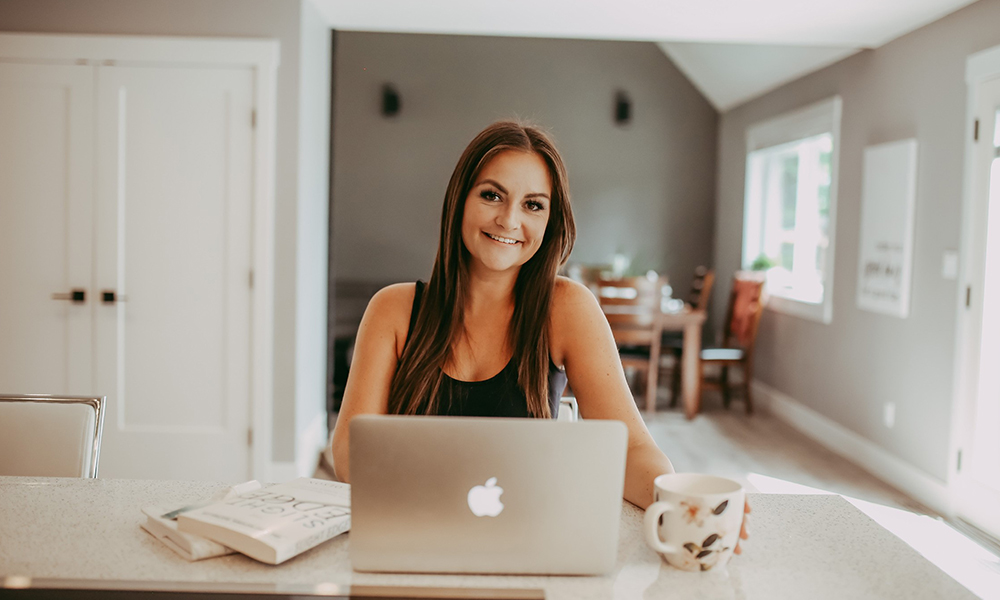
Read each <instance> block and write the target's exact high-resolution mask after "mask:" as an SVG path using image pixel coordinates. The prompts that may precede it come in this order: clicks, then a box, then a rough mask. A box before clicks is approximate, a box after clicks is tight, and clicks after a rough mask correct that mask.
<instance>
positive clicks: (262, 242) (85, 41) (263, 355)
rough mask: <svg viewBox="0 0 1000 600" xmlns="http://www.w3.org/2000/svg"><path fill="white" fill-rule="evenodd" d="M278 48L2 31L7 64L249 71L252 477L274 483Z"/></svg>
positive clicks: (253, 42) (0, 44)
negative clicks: (252, 116) (252, 121)
mask: <svg viewBox="0 0 1000 600" xmlns="http://www.w3.org/2000/svg"><path fill="white" fill-rule="evenodd" d="M280 48H281V45H280V43H279V42H278V41H277V40H271V39H240V38H194V37H190V38H188V37H154V36H114V35H47V34H46V35H37V34H29V33H2V34H0V56H3V57H4V58H3V60H5V61H14V62H17V61H24V62H33V63H46V62H50V63H59V64H77V63H79V62H81V61H83V62H99V63H103V62H105V61H115V62H116V63H118V64H125V65H137V64H148V63H155V64H160V65H186V66H196V65H204V66H213V67H218V66H230V67H246V68H248V69H251V70H253V72H254V108H255V110H256V114H257V127H256V129H255V131H254V159H253V168H254V182H253V198H254V200H253V203H254V204H253V270H254V286H253V296H252V297H253V316H252V319H253V321H252V324H251V327H252V330H251V345H252V347H251V352H252V358H251V369H252V380H251V384H250V394H251V411H252V414H251V419H250V422H251V427H252V428H253V432H254V435H253V443H252V445H251V449H250V473H251V476H252V477H253V478H254V479H258V480H261V481H267V480H270V479H271V468H272V465H271V439H272V435H273V432H272V423H273V422H274V419H273V415H272V410H273V401H274V400H273V393H274V392H273V390H274V384H273V381H274V194H275V191H274V189H275V188H274V169H275V166H274V162H275V151H274V145H275V123H276V114H277V113H276V111H277V72H278V65H279V63H280Z"/></svg>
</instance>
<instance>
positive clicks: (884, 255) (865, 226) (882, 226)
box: [857, 138, 917, 319]
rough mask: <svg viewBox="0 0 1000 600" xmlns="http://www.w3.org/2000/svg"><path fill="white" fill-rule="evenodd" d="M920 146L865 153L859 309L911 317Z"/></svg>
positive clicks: (898, 144) (892, 145) (908, 143)
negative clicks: (911, 284)
mask: <svg viewBox="0 0 1000 600" xmlns="http://www.w3.org/2000/svg"><path fill="white" fill-rule="evenodd" d="M916 178H917V140H916V139H914V138H910V139H905V140H899V141H895V142H889V143H885V144H878V145H874V146H868V147H866V148H865V150H864V170H863V172H862V189H861V233H860V236H859V240H860V242H859V252H858V289H857V304H858V308H861V309H864V310H868V311H872V312H876V313H881V314H885V315H890V316H893V317H898V318H901V319H905V318H907V317H908V316H909V314H910V287H911V286H910V282H911V279H912V271H913V228H914V213H915V208H916Z"/></svg>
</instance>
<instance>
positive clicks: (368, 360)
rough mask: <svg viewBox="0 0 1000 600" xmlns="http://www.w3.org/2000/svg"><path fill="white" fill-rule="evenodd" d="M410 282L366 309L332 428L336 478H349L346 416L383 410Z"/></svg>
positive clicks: (409, 302)
mask: <svg viewBox="0 0 1000 600" xmlns="http://www.w3.org/2000/svg"><path fill="white" fill-rule="evenodd" d="M414 290H415V287H414V284H412V283H402V284H396V285H391V286H389V287H387V288H383V289H381V290H379V291H378V293H376V294H375V296H373V297H372V299H371V301H370V302H369V303H368V308H367V309H365V315H364V317H362V318H361V325H360V326H359V327H358V336H357V338H356V340H355V342H354V356H353V358H352V359H351V370H350V373H349V374H348V376H347V387H345V388H344V400H343V402H342V403H341V405H340V413H339V414H338V416H337V424H336V426H334V428H333V437H332V440H331V444H332V445H333V448H332V451H333V468H334V471H336V475H337V479H339V480H340V481H343V482H345V483H349V482H350V427H349V425H350V422H351V419H352V418H354V417H355V416H356V415H361V414H385V413H386V412H387V411H388V407H389V386H390V385H391V384H392V377H393V375H394V374H395V373H396V365H397V363H398V361H399V356H400V352H401V351H402V345H403V344H404V343H406V332H407V329H408V328H409V320H410V311H411V309H412V306H413V294H414Z"/></svg>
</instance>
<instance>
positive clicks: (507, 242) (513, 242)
mask: <svg viewBox="0 0 1000 600" xmlns="http://www.w3.org/2000/svg"><path fill="white" fill-rule="evenodd" d="M483 234H484V235H485V236H486V237H488V238H490V239H491V240H494V241H497V242H500V243H501V244H504V245H505V246H516V245H517V244H520V243H521V240H512V239H510V238H506V237H502V236H499V235H493V234H492V233H487V232H485V231H484V232H483Z"/></svg>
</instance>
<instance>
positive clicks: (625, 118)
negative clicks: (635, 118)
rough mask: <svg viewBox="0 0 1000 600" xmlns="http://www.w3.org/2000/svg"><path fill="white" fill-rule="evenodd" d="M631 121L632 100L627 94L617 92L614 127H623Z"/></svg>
mask: <svg viewBox="0 0 1000 600" xmlns="http://www.w3.org/2000/svg"><path fill="white" fill-rule="evenodd" d="M631 120H632V100H631V99H630V98H629V97H628V94H626V93H625V92H623V91H621V90H618V91H617V92H616V93H615V125H618V126H625V125H628V123H629V121H631Z"/></svg>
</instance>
